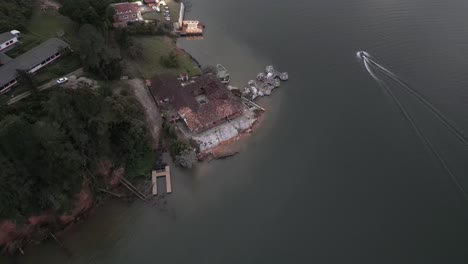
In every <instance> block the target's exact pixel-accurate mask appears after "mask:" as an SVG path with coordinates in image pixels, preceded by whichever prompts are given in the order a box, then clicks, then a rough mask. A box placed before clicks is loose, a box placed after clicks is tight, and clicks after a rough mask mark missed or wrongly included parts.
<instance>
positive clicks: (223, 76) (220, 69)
mask: <svg viewBox="0 0 468 264" xmlns="http://www.w3.org/2000/svg"><path fill="white" fill-rule="evenodd" d="M216 71H217V73H216V76H217V77H218V79H219V80H220V81H221V82H222V83H225V84H226V83H229V82H230V81H231V76H230V75H229V72H228V71H227V70H226V68H224V66H223V65H221V64H218V65H216Z"/></svg>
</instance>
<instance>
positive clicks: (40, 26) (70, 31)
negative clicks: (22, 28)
mask: <svg viewBox="0 0 468 264" xmlns="http://www.w3.org/2000/svg"><path fill="white" fill-rule="evenodd" d="M27 29H28V31H29V34H32V35H35V36H38V37H40V38H41V39H42V41H44V40H46V39H49V38H52V37H57V32H59V31H63V32H64V33H65V35H64V40H65V41H66V42H68V43H69V44H70V45H71V46H72V48H76V45H77V38H76V37H75V35H76V31H77V30H78V26H77V25H76V24H75V23H74V22H73V21H72V20H70V19H69V18H68V17H65V16H62V15H60V14H59V13H57V12H54V11H47V12H41V11H37V12H35V13H34V14H33V16H32V17H31V19H30V21H29V25H28V27H27Z"/></svg>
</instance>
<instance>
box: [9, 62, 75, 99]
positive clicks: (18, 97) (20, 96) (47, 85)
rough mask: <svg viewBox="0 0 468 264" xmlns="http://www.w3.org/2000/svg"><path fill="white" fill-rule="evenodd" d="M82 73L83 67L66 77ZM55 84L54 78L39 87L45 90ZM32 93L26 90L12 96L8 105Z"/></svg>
mask: <svg viewBox="0 0 468 264" xmlns="http://www.w3.org/2000/svg"><path fill="white" fill-rule="evenodd" d="M82 74H83V68H79V69H78V70H75V71H73V72H70V73H69V74H67V75H65V77H70V76H72V75H75V76H79V75H82ZM55 85H57V80H56V79H53V80H52V81H50V82H48V83H46V84H43V85H41V86H39V87H37V89H38V90H39V91H42V90H45V89H49V88H50V87H53V86H55ZM30 95H31V91H27V92H24V93H22V94H19V95H17V96H15V97H14V98H11V99H10V100H9V101H8V103H7V105H11V104H14V103H16V102H18V101H20V100H22V99H24V98H26V97H28V96H30Z"/></svg>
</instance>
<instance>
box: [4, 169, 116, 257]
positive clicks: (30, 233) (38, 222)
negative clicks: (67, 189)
mask: <svg viewBox="0 0 468 264" xmlns="http://www.w3.org/2000/svg"><path fill="white" fill-rule="evenodd" d="M124 173H125V170H124V168H117V169H114V168H113V164H112V162H110V161H103V162H100V163H99V166H98V170H97V174H98V175H101V176H102V177H103V178H104V181H105V182H106V183H107V184H109V185H110V186H112V187H116V186H117V185H118V178H119V177H121V176H122V175H123V174H124ZM91 185H92V182H91V180H90V179H85V180H84V182H83V186H82V189H81V191H80V193H79V194H78V195H77V200H76V203H75V207H74V208H73V210H72V211H71V212H70V213H68V214H63V215H58V214H57V213H56V212H52V211H51V212H45V213H43V214H40V215H34V216H30V217H29V218H28V219H27V222H26V223H23V224H16V223H14V222H13V221H11V220H3V221H0V248H2V247H3V249H4V251H5V252H6V253H9V254H13V253H15V252H16V251H17V250H18V249H20V248H21V247H23V246H25V245H26V244H28V243H29V242H32V241H41V240H44V239H46V238H47V237H48V236H49V232H50V230H53V229H54V230H56V229H57V227H58V226H60V227H62V228H67V227H70V226H73V224H74V223H75V222H76V221H77V220H78V219H80V218H82V217H83V216H85V215H86V214H87V213H89V211H90V210H91V209H92V208H93V206H94V204H95V197H94V195H93V190H92V186H91Z"/></svg>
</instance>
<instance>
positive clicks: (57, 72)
mask: <svg viewBox="0 0 468 264" xmlns="http://www.w3.org/2000/svg"><path fill="white" fill-rule="evenodd" d="M80 66H81V61H80V58H79V57H78V55H77V54H75V53H69V54H67V55H65V56H64V57H63V58H60V59H59V60H58V61H56V62H55V63H54V64H51V65H50V66H47V67H45V68H44V69H41V70H39V72H38V73H37V74H35V75H34V78H35V79H36V82H37V85H38V86H40V85H42V84H44V83H46V82H48V81H50V80H53V79H58V78H60V77H62V76H63V75H66V74H68V73H70V72H72V71H74V70H77V69H78V68H80Z"/></svg>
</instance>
